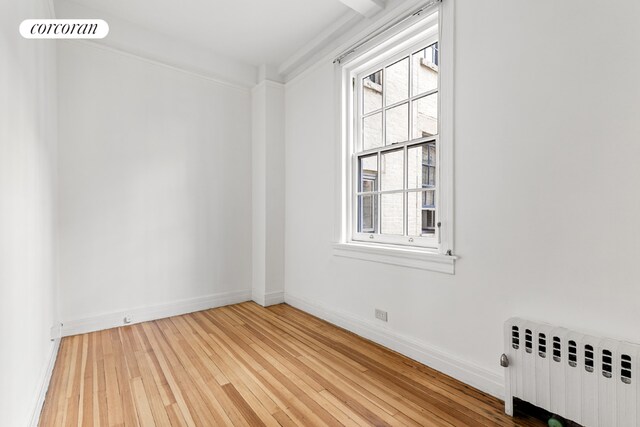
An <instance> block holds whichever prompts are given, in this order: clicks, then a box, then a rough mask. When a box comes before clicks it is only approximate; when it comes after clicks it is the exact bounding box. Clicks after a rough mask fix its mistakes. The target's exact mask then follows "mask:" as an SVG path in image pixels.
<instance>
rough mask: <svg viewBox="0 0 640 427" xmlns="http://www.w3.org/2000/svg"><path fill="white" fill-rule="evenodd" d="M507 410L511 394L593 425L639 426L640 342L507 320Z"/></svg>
mask: <svg viewBox="0 0 640 427" xmlns="http://www.w3.org/2000/svg"><path fill="white" fill-rule="evenodd" d="M504 338H505V343H504V344H505V355H506V358H507V360H504V356H503V359H502V360H501V362H504V364H503V366H504V365H505V364H507V363H508V367H506V370H505V371H506V375H505V412H506V413H507V414H509V415H513V398H519V399H521V400H524V401H527V402H529V403H532V404H534V405H536V406H538V407H541V408H544V409H546V410H547V411H549V412H552V413H554V414H557V415H560V416H562V417H564V418H567V419H569V420H572V421H575V422H577V423H579V424H581V425H583V426H587V427H591V426H598V427H616V426H619V427H637V426H640V414H639V413H638V411H639V408H640V402H639V401H638V397H639V396H640V389H639V385H640V372H638V369H637V367H638V366H639V363H640V358H639V357H640V346H639V345H636V344H631V343H627V342H623V341H617V340H612V339H607V338H600V337H595V336H590V335H584V334H581V333H578V332H575V331H571V330H568V329H565V328H560V327H555V326H551V325H547V324H544V323H535V322H530V321H527V320H523V319H518V318H513V319H509V320H507V321H506V322H505V328H504Z"/></svg>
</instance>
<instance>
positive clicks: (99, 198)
mask: <svg viewBox="0 0 640 427" xmlns="http://www.w3.org/2000/svg"><path fill="white" fill-rule="evenodd" d="M58 55H59V57H58V61H59V72H58V75H59V80H58V83H59V86H58V90H59V93H60V96H59V100H60V101H59V112H60V123H59V126H60V151H59V170H60V235H61V240H60V280H61V315H62V319H63V321H65V322H66V323H65V328H66V327H67V325H68V324H69V323H70V324H74V321H77V320H78V319H84V318H92V317H94V316H100V315H104V314H108V313H120V312H133V313H134V319H133V321H137V320H140V319H139V318H138V319H136V318H135V313H139V310H136V309H143V308H144V307H157V306H162V305H164V304H174V303H176V302H179V301H183V300H188V301H199V300H200V299H202V298H206V297H209V296H211V295H217V294H229V293H234V292H235V293H237V292H239V291H241V292H244V293H245V294H246V295H247V298H248V295H250V289H251V125H250V121H251V99H250V92H249V90H248V89H245V88H241V87H237V86H232V85H226V84H222V83H219V82H216V81H213V80H208V79H204V78H201V77H198V76H195V75H193V74H189V73H185V72H182V71H178V70H176V69H173V68H169V67H165V66H162V65H159V64H156V63H152V62H149V61H146V60H142V59H140V58H138V57H134V56H131V55H127V54H123V53H121V52H117V51H113V50H110V49H109V48H104V47H99V46H98V45H95V44H89V43H85V42H82V43H78V42H61V43H60V44H59V48H58ZM164 315H166V313H164ZM120 319H122V318H121V317H119V320H120Z"/></svg>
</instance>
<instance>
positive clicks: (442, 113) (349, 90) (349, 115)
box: [334, 0, 457, 274]
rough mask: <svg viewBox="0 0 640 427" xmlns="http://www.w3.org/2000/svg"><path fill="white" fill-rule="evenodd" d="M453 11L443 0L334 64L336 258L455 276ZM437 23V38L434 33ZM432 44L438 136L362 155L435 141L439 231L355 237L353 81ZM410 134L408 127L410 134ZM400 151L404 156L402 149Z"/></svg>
mask: <svg viewBox="0 0 640 427" xmlns="http://www.w3.org/2000/svg"><path fill="white" fill-rule="evenodd" d="M453 8H454V0H444V1H443V2H441V3H439V4H438V6H435V7H434V8H433V9H430V10H428V11H425V12H423V13H422V14H421V15H420V16H414V17H412V18H410V19H407V20H405V21H404V22H402V23H401V24H400V25H397V26H395V27H394V28H393V29H392V30H389V31H386V32H385V33H384V34H383V35H381V36H378V37H376V38H375V39H373V40H371V41H370V42H367V44H365V45H364V46H362V47H360V48H359V49H358V55H351V56H350V57H348V58H347V59H345V60H343V61H341V63H340V64H337V65H336V82H337V83H338V84H337V96H338V100H339V103H340V108H339V109H338V111H339V113H338V114H339V117H338V118H337V123H338V124H339V126H338V132H339V141H340V150H338V153H339V156H340V158H339V159H338V165H340V175H339V178H340V179H338V180H337V181H338V182H337V187H336V190H337V193H338V194H339V199H340V200H339V206H340V209H339V212H338V213H337V214H336V215H337V217H336V224H338V227H336V233H335V241H336V244H335V245H334V254H335V255H339V256H345V257H349V258H359V259H365V260H370V261H376V262H384V263H389V264H397V265H405V266H409V267H413V268H422V269H426V270H433V271H440V272H445V273H450V274H453V272H454V261H455V259H456V258H457V257H455V256H453V172H454V171H453V166H454V165H453V137H454V134H453V112H454V109H453V87H454V86H453V76H454V72H453V57H454V52H453V34H454V32H453V16H454V13H453ZM436 12H437V14H436ZM436 22H437V24H438V26H437V28H438V32H437V34H436V33H434V32H433V27H434V24H435V23H436ZM430 31H431V33H430ZM435 40H437V41H438V45H439V66H438V78H439V85H438V96H439V102H438V108H439V113H438V120H439V126H438V127H439V129H438V135H437V136H435V137H425V138H420V139H417V140H413V141H411V142H410V143H401V144H396V145H391V146H383V147H380V148H379V149H372V150H367V152H369V151H370V152H372V153H373V152H378V151H383V152H384V151H386V150H389V149H391V150H393V149H398V148H400V147H404V146H405V145H414V144H419V143H421V142H422V143H423V142H426V141H432V140H437V144H436V145H437V159H438V161H437V165H438V169H439V170H438V176H437V179H436V197H437V199H436V206H437V217H436V223H438V222H439V223H440V227H438V229H437V230H436V236H435V237H433V238H430V237H419V238H416V237H409V236H388V235H380V234H369V233H357V232H356V231H357V230H356V226H357V216H358V208H357V189H356V184H357V180H358V165H357V158H358V156H361V155H362V153H363V152H362V151H358V150H356V147H357V146H358V145H357V144H359V138H360V135H359V132H360V126H359V124H358V123H357V122H356V120H355V119H356V118H357V117H358V114H357V113H356V108H357V102H358V101H356V100H358V99H359V98H360V97H358V96H356V94H357V93H358V92H359V91H360V90H361V89H360V86H361V80H358V79H359V78H360V77H361V76H363V75H365V74H366V73H367V72H369V71H371V72H375V71H376V70H378V69H380V68H381V67H382V66H384V64H391V63H393V62H395V61H396V60H398V59H401V58H403V57H404V56H405V55H407V54H408V55H410V54H411V53H413V52H410V51H411V50H412V49H416V50H420V49H421V48H424V47H427V46H428V45H430V44H431V43H432V41H435ZM360 52H362V53H360ZM354 78H355V80H354ZM354 81H355V84H354ZM410 95H411V96H410V97H411V98H413V95H412V94H410ZM383 108H384V107H383ZM409 114H410V115H411V112H409ZM411 131H412V129H411V127H410V128H409V132H411ZM403 149H404V150H405V152H406V148H403ZM356 153H358V156H356ZM403 194H404V193H403ZM378 197H379V196H378ZM405 199H406V197H405ZM378 216H380V212H378ZM371 236H373V237H371ZM416 240H418V242H416Z"/></svg>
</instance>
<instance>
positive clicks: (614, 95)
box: [285, 0, 640, 393]
mask: <svg viewBox="0 0 640 427" xmlns="http://www.w3.org/2000/svg"><path fill="white" fill-rule="evenodd" d="M445 1H446V0H445ZM455 18H456V22H455V25H456V27H455V37H456V52H455V61H456V75H455V79H456V80H455V84H456V92H455V106H456V110H455V132H456V138H455V252H456V254H457V255H458V256H459V257H460V260H459V261H458V262H457V265H456V274H455V275H454V276H449V275H444V274H438V273H431V272H426V271H421V270H413V269H407V268H403V267H396V266H390V265H383V264H376V263H371V262H366V261H359V260H353V259H346V258H337V257H334V256H333V255H332V248H331V243H332V236H333V231H334V226H336V225H335V224H334V218H335V210H336V209H337V206H336V200H337V198H336V195H335V194H334V193H335V188H336V186H335V180H336V178H337V177H338V173H337V165H335V152H336V150H337V148H338V144H337V141H336V138H335V135H336V133H335V127H334V126H335V123H334V120H335V108H336V105H337V104H336V101H335V100H334V99H333V94H334V91H333V84H334V72H333V70H334V69H333V65H332V64H331V59H332V58H329V57H327V58H325V60H324V61H322V62H320V63H318V64H316V65H315V66H314V67H313V68H311V69H309V70H307V71H306V72H305V73H303V74H301V75H300V76H298V77H296V78H295V79H294V80H292V81H291V82H289V83H288V84H287V87H286V109H287V115H286V138H287V142H286V183H287V185H286V219H287V222H286V255H285V259H286V268H285V283H286V287H285V290H286V299H287V301H291V302H296V303H298V304H299V305H306V306H307V307H312V306H313V305H315V306H316V308H318V310H317V312H318V313H320V312H322V310H325V312H332V313H333V314H334V315H335V314H336V313H337V316H333V318H334V319H336V318H341V319H351V322H350V323H349V322H345V325H351V328H352V329H354V326H353V325H361V326H363V328H364V329H363V330H369V331H372V330H377V331H381V333H382V335H384V336H387V337H389V336H395V337H402V338H404V339H405V340H404V342H405V343H406V342H412V343H414V344H415V345H416V348H421V349H425V350H427V351H426V353H423V354H429V352H431V351H434V353H431V354H437V355H439V356H442V357H444V358H445V359H447V360H448V361H449V362H451V363H452V364H451V365H449V367H452V366H456V365H458V366H461V367H463V368H464V369H467V372H466V373H465V372H462V371H456V370H454V369H450V372H452V373H455V374H456V375H458V376H459V377H461V378H463V379H465V380H467V381H471V382H472V383H474V384H475V385H477V386H480V387H482V388H484V389H485V390H489V391H491V392H493V393H500V382H501V375H502V372H501V368H499V366H498V356H499V355H500V353H501V352H502V322H503V321H504V320H505V319H507V318H508V317H510V316H515V315H517V316H524V317H528V318H532V319H541V320H546V321H548V322H551V323H555V324H560V325H565V326H567V327H573V328H579V329H582V330H587V331H593V332H596V333H600V334H604V335H609V336H613V337H619V338H624V339H628V340H633V341H636V342H640V330H639V329H638V327H637V325H638V323H639V321H640V312H639V311H638V301H639V300H640V288H639V287H638V283H639V282H640V263H638V257H639V256H640V226H639V223H638V221H639V218H640V198H639V197H638V194H639V193H638V183H639V182H640V168H639V167H638V159H640V144H639V143H638V135H640V120H639V116H638V111H639V110H638V105H640V85H639V84H638V77H637V76H639V75H640V50H638V48H637V47H638V45H639V44H640V27H639V26H638V25H637V22H638V20H639V19H640V3H638V2H634V1H623V0H616V1H614V2H611V3H609V4H607V5H606V7H605V6H603V7H597V6H594V5H593V4H585V3H584V2H582V1H577V0H569V1H563V2H556V1H552V0H545V1H542V2H539V1H538V2H505V1H498V0H486V1H482V2H476V1H472V0H456V16H455ZM442 54H443V55H445V54H446V52H443V53H442ZM374 308H381V309H384V310H387V311H388V312H389V322H388V323H387V324H384V323H381V322H379V321H376V320H375V319H374ZM329 317H331V316H329ZM367 328H368V329H367ZM385 331H386V332H390V333H391V334H390V335H389V334H384V332H385ZM382 335H381V336H382ZM418 353H420V352H419V351H418V352H416V353H415V354H418ZM427 359H428V358H425V360H427ZM434 364H435V365H436V366H446V365H447V364H446V363H445V364H438V363H434Z"/></svg>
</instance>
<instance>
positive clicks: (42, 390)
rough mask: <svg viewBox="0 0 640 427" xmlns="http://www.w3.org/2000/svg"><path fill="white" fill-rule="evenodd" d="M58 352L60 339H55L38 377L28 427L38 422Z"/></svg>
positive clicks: (32, 426)
mask: <svg viewBox="0 0 640 427" xmlns="http://www.w3.org/2000/svg"><path fill="white" fill-rule="evenodd" d="M58 350H60V339H55V340H53V343H52V345H51V351H50V352H49V357H48V360H47V362H46V364H45V366H44V367H43V368H42V374H41V375H40V381H39V382H38V394H37V397H36V400H35V402H34V404H33V410H32V411H31V420H30V421H29V426H30V427H37V426H38V423H39V422H40V413H41V412H42V407H43V406H44V398H45V397H46V395H47V390H49V382H50V381H51V375H52V374H53V367H54V366H55V364H56V358H57V357H58Z"/></svg>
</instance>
